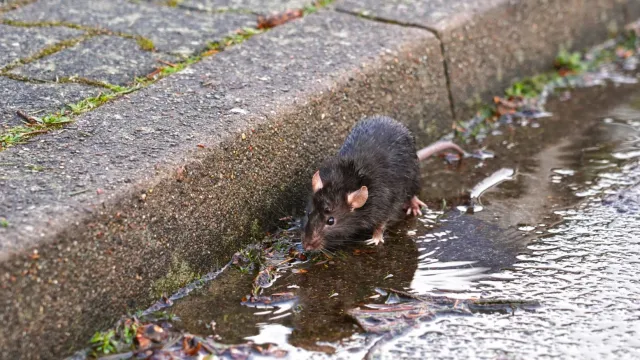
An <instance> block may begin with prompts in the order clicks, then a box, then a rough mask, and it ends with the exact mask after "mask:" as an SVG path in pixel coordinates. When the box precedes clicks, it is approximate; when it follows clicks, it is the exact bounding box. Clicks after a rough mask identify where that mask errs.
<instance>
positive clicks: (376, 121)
mask: <svg viewBox="0 0 640 360" xmlns="http://www.w3.org/2000/svg"><path fill="white" fill-rule="evenodd" d="M415 153H416V150H415V143H414V140H413V136H412V135H411V132H410V131H409V130H408V129H407V128H406V127H405V126H404V125H403V124H401V123H399V122H398V121H396V120H394V119H392V118H390V117H386V116H372V117H368V118H365V119H363V120H360V121H358V122H357V123H356V125H355V126H354V127H353V129H352V130H351V133H350V134H349V136H347V138H346V140H345V142H344V144H343V145H342V148H340V151H339V153H338V156H341V157H359V156H366V157H378V156H383V157H390V158H395V157H397V156H400V157H401V158H402V159H406V158H407V156H408V157H409V158H413V157H414V156H415ZM398 160H400V159H398Z"/></svg>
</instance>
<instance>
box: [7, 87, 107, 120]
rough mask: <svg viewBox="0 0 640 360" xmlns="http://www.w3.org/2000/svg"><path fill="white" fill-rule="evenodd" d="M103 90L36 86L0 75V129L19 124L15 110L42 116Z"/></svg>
mask: <svg viewBox="0 0 640 360" xmlns="http://www.w3.org/2000/svg"><path fill="white" fill-rule="evenodd" d="M104 90H105V89H102V88H96V87H92V86H87V85H82V84H36V83H29V82H22V81H16V80H12V79H8V78H6V77H2V76H0V126H3V127H4V126H15V125H21V124H23V122H22V121H23V120H22V119H20V118H19V117H18V116H17V115H16V111H17V110H22V111H24V112H26V113H28V114H31V115H33V116H43V115H47V114H50V113H52V112H55V111H57V110H60V109H61V108H63V107H64V106H65V105H66V104H69V103H75V102H77V101H79V100H81V99H84V98H87V97H89V96H95V95H97V94H98V93H100V92H101V91H104Z"/></svg>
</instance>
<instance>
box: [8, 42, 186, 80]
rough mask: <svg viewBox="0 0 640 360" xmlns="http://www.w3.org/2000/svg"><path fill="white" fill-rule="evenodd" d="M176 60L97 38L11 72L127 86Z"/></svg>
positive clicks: (131, 43) (127, 43) (43, 77)
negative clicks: (75, 78)
mask: <svg viewBox="0 0 640 360" xmlns="http://www.w3.org/2000/svg"><path fill="white" fill-rule="evenodd" d="M159 59H161V60H164V61H172V60H174V61H175V58H174V57H171V56H168V55H163V54H158V53H153V52H150V51H145V50H142V49H140V46H139V45H138V44H137V42H136V41H135V40H133V39H124V38H120V37H115V36H96V37H93V38H91V39H89V40H86V41H83V42H81V43H79V44H77V45H75V46H72V47H70V48H67V49H64V50H62V51H59V52H57V53H55V54H53V55H51V56H47V57H45V58H42V59H40V60H37V61H35V62H33V63H29V64H27V65H24V66H21V67H18V68H16V69H14V70H12V71H11V72H12V73H14V74H18V75H21V76H25V77H28V78H31V79H38V80H56V79H58V78H68V77H73V76H78V77H82V78H87V79H90V80H96V81H102V82H106V83H109V84H114V85H126V84H128V83H130V82H132V81H133V80H135V78H136V77H139V76H145V75H147V74H149V73H151V72H152V71H154V70H155V69H156V68H158V67H160V66H165V65H164V64H162V63H160V62H158V60H159Z"/></svg>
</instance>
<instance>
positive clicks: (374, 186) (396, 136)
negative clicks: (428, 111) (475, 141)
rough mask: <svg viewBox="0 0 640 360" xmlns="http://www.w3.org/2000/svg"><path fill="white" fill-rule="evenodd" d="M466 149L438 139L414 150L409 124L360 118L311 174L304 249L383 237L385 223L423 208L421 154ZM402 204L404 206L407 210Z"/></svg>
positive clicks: (381, 239)
mask: <svg viewBox="0 0 640 360" xmlns="http://www.w3.org/2000/svg"><path fill="white" fill-rule="evenodd" d="M449 148H453V149H455V150H456V151H459V152H460V153H462V154H466V153H465V152H464V150H462V149H461V148H460V147H458V146H457V145H455V144H454V143H452V142H437V143H434V144H432V145H430V146H428V147H426V148H424V149H421V150H420V151H418V152H416V146H415V139H414V137H413V135H412V134H411V132H410V131H409V129H407V128H406V127H405V126H404V125H402V124H401V123H399V122H397V121H396V120H393V119H391V118H389V117H384V116H374V117H369V118H365V119H363V120H360V121H359V122H358V123H356V125H355V126H354V128H353V129H352V130H351V133H350V134H349V135H348V136H347V139H346V140H345V142H344V144H343V145H342V148H340V151H339V152H338V154H337V155H336V156H334V157H332V158H329V159H327V160H326V161H325V162H324V163H323V164H322V166H321V167H320V169H319V170H318V171H316V173H315V174H314V175H313V178H312V181H311V185H312V190H313V194H312V196H311V200H310V201H309V204H308V206H307V211H306V214H305V215H306V216H305V218H304V225H303V228H304V234H303V238H302V244H303V246H304V248H305V249H306V250H319V249H323V248H333V247H336V246H338V245H340V244H341V243H344V242H346V241H349V240H352V239H353V238H354V237H355V236H357V235H363V234H366V235H371V239H369V240H367V241H366V243H367V244H373V245H378V244H380V243H382V242H384V238H383V234H384V230H385V228H386V227H388V226H391V225H392V224H394V223H396V222H397V221H399V220H401V219H402V218H403V217H404V215H405V214H407V215H409V214H413V215H414V216H415V215H418V214H421V212H420V207H421V206H425V204H424V203H423V202H422V201H420V199H418V197H417V194H418V193H419V191H420V171H419V160H423V159H425V158H427V157H429V156H431V155H433V154H435V153H437V152H439V151H442V150H445V149H449ZM403 210H404V211H403Z"/></svg>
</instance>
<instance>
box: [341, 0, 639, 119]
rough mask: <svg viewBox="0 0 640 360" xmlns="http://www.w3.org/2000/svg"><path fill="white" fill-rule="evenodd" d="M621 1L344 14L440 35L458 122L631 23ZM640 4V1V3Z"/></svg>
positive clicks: (433, 6) (385, 6)
mask: <svg viewBox="0 0 640 360" xmlns="http://www.w3.org/2000/svg"><path fill="white" fill-rule="evenodd" d="M633 2H634V1H620V0H569V1H567V0H471V1H469V0H429V1H423V0H392V1H377V0H338V1H336V2H335V6H336V8H337V9H338V10H339V11H348V12H350V13H355V14H363V15H366V16H370V17H373V18H377V19H380V20H383V21H393V22H398V23H401V24H407V25H412V26H419V27H424V28H428V29H431V30H433V31H434V32H435V33H437V34H438V36H439V38H440V39H441V41H442V42H443V47H444V54H445V58H446V61H447V67H448V74H449V78H450V83H451V92H452V97H453V101H454V107H455V110H456V117H457V118H458V119H463V120H466V119H467V118H468V117H470V116H472V115H473V114H474V113H475V110H476V109H477V105H476V104H477V103H478V102H480V101H489V100H490V99H491V97H492V96H493V95H495V94H496V93H498V94H499V93H502V91H503V90H504V89H505V88H506V87H507V86H509V85H510V84H511V83H512V82H513V81H514V80H515V79H517V78H519V77H523V76H526V75H532V74H535V73H538V72H540V71H544V70H547V69H549V67H550V64H551V63H552V62H553V59H554V58H555V56H556V55H557V53H558V51H559V49H560V48H561V47H563V46H564V47H567V48H571V49H577V50H582V49H583V48H584V47H586V46H591V45H594V44H597V43H599V42H601V41H604V40H606V39H607V38H608V35H609V30H611V29H615V28H617V29H621V28H622V27H623V26H624V24H625V7H626V4H627V3H633ZM635 2H637V1H635Z"/></svg>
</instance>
